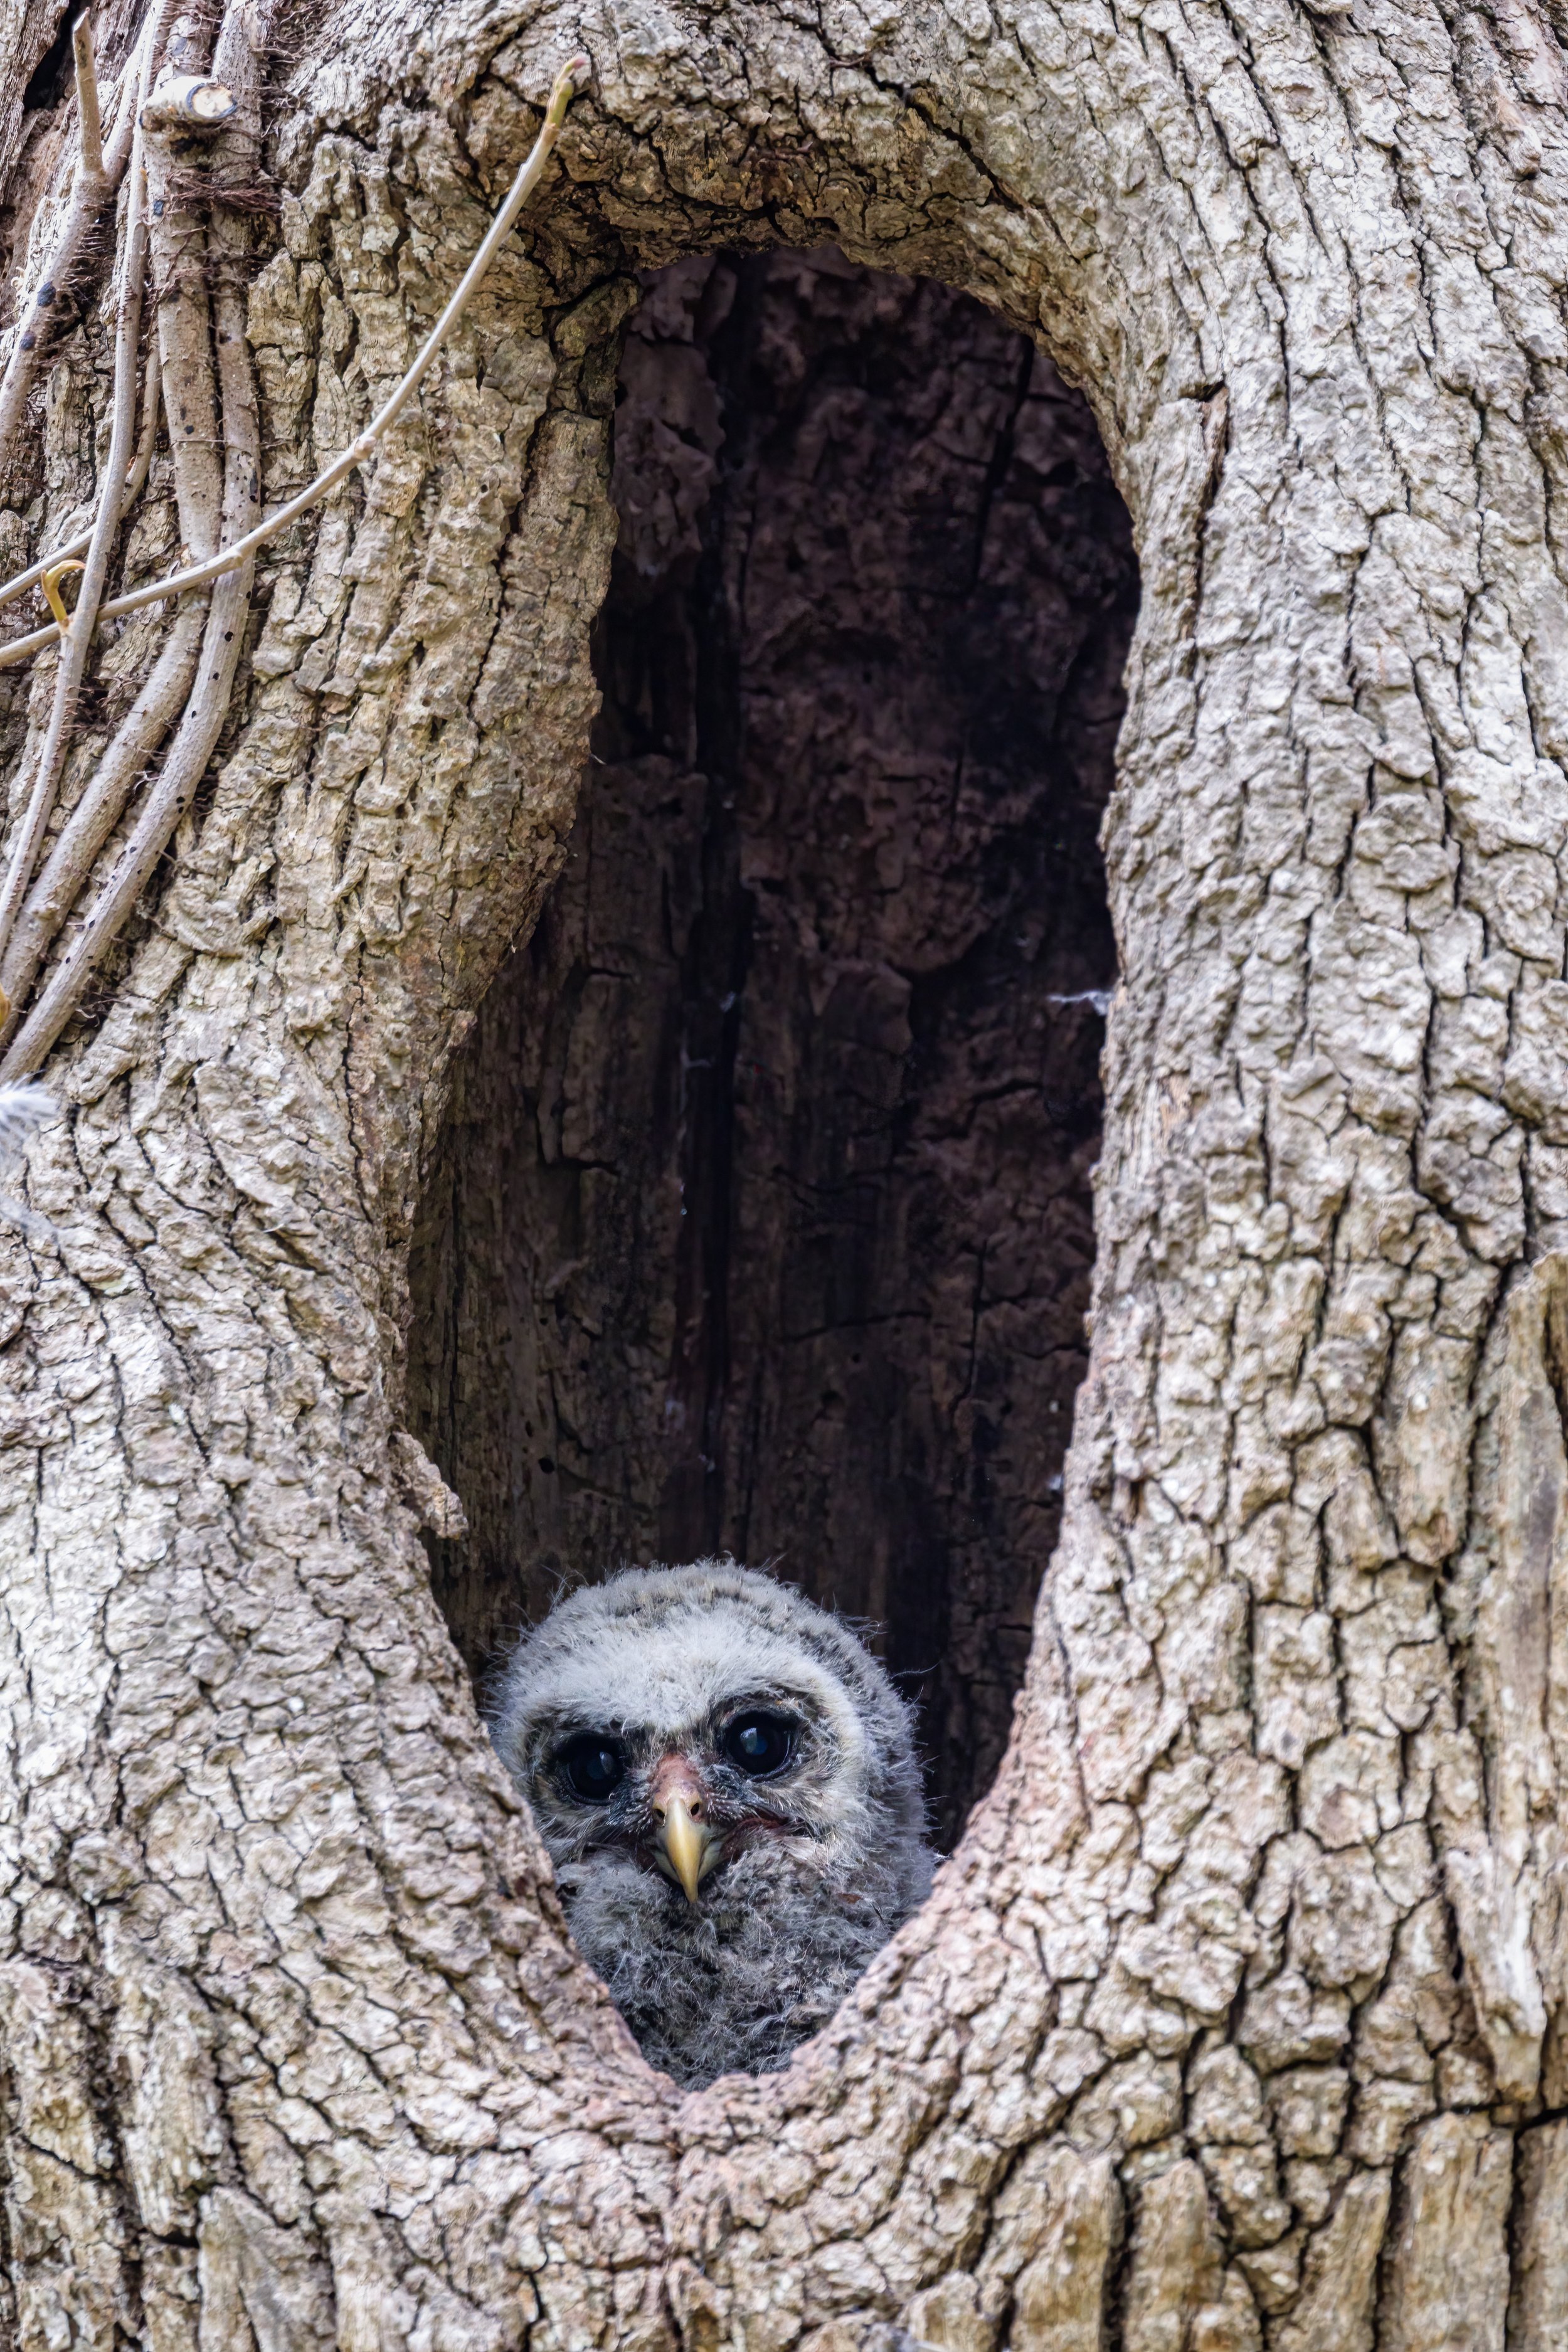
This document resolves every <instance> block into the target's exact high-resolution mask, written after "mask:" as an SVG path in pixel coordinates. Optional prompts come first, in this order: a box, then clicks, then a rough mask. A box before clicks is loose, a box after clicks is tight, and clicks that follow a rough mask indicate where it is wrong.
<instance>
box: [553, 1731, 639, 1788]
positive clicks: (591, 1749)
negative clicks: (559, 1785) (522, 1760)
mask: <svg viewBox="0 0 1568 2352" xmlns="http://www.w3.org/2000/svg"><path fill="white" fill-rule="evenodd" d="M551 1760H552V1764H553V1765H554V1768H555V1769H556V1771H557V1772H559V1773H560V1775H561V1778H562V1779H563V1780H564V1781H565V1783H566V1786H567V1787H568V1788H569V1789H570V1790H571V1791H572V1794H573V1795H574V1797H581V1798H582V1800H583V1801H584V1804H588V1805H602V1804H605V1803H606V1802H607V1801H608V1800H609V1799H610V1798H611V1797H613V1796H614V1795H615V1793H616V1790H617V1789H618V1788H619V1787H620V1785H621V1782H622V1781H623V1780H625V1779H626V1758H625V1757H624V1756H623V1755H622V1754H621V1751H620V1749H619V1748H617V1747H616V1743H615V1741H614V1740H613V1739H606V1738H605V1735H604V1733H603V1732H602V1731H580V1732H579V1733H578V1734H577V1737H576V1738H575V1739H569V1740H568V1741H567V1742H566V1744H565V1746H564V1747H563V1748H557V1749H556V1751H555V1754H554V1756H553V1757H552V1759H551Z"/></svg>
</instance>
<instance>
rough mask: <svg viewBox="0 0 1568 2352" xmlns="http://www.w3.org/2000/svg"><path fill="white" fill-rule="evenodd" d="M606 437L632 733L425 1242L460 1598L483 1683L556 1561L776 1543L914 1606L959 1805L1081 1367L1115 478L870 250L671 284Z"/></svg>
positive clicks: (1049, 384)
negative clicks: (457, 1532)
mask: <svg viewBox="0 0 1568 2352" xmlns="http://www.w3.org/2000/svg"><path fill="white" fill-rule="evenodd" d="M615 488H616V505H617V508H618V510H619V512H620V516H621V541H620V547H619V551H618V552H617V555H616V568H615V578H614V583H613V587H612V591H611V595H610V598H609V601H608V604H607V605H606V608H605V614H604V615H603V619H602V623H601V629H600V640H599V647H598V670H599V677H600V680H601V683H602V686H603V688H604V693H605V707H604V710H603V713H602V715H601V719H600V721H599V726H598V730H597V734H596V738H595V759H594V761H593V763H592V764H591V766H590V769H589V772H588V774H587V777H586V779H585V781H584V791H583V797H582V802H581V805H580V811H579V816H578V822H577V825H576V830H575V832H574V835H573V838H572V842H571V846H570V851H569V856H568V860H567V865H566V868H565V871H564V873H563V877H562V879H561V881H560V883H559V884H558V886H557V887H556V889H555V892H554V894H553V896H552V898H551V900H550V902H549V904H548V906H547V908H546V910H545V913H544V916H543V918H542V921H541V923H540V925H539V928H538V929H537V931H536V933H535V935H534V936H533V938H532V939H531V941H530V942H529V943H528V945H527V946H526V947H525V948H524V949H523V950H521V952H520V953H519V954H518V955H516V956H515V957H514V958H513V960H512V961H511V963H510V966H509V967H508V968H507V969H506V970H505V971H503V973H502V976H501V978H500V981H499V982H497V984H496V986H495V988H494V990H493V991H492V992H491V994H490V996H489V1000H488V1002H487V1003H486V1004H485V1006H484V1008H483V1010H482V1012H481V1013H480V1015H479V1023H478V1025H477V1028H476V1031H475V1034H474V1035H473V1037H472V1039H471V1041H470V1044H469V1046H468V1051H467V1054H466V1056H465V1061H464V1066H463V1067H462V1069H461V1071H460V1073H459V1076H458V1082H457V1087H456V1090H455V1094H454V1100H453V1110H452V1116H451V1119H450V1122H449V1125H448V1129H447V1138H446V1141H445V1144H444V1146H443V1149H442V1152H441V1156H440V1158H439V1160H438V1162H437V1167H436V1169H435V1171H434V1174H433V1178H432V1181H431V1183H430V1186H429V1189H428V1192H427V1194H426V1204H425V1211H424V1216H423V1222H422V1226H421V1230H420V1234H419V1237H418V1241H417V1245H416V1252H415V1263H414V1269H413V1276H414V1300H415V1316H414V1325H413V1331H412V1339H411V1349H410V1360H409V1389H410V1400H409V1402H410V1425H411V1427H412V1428H413V1429H414V1430H415V1431H416V1433H417V1434H418V1435H419V1436H420V1437H421V1438H422V1439H423V1441H424V1442H425V1443H426V1445H427V1446H428V1448H429V1451H430V1453H431V1454H432V1455H433V1456H434V1458H435V1459H436V1461H437V1463H438V1464H439V1465H440V1467H441V1469H442V1471H443V1473H444V1475H446V1477H447V1479H448V1481H449V1482H450V1484H451V1485H452V1486H453V1487H455V1489H456V1490H457V1492H458V1495H459V1496H461V1498H462V1501H463V1505H464V1507H465V1509H466V1511H467V1514H468V1523H469V1529H470V1533H469V1535H468V1538H467V1539H466V1540H463V1541H460V1542H453V1541H445V1542H437V1543H436V1544H435V1545H434V1546H433V1555H434V1573H435V1580H436V1588H437V1595H438V1597H439V1599H440V1601H441V1604H442V1606H443V1608H444V1610H445V1611H446V1613H447V1618H448V1621H449V1622H450V1623H451V1625H452V1629H453V1632H454V1633H455V1635H456V1637H457V1639H458V1643H459V1645H460V1646H461V1648H462V1650H463V1652H464V1654H465V1655H466V1656H467V1658H468V1661H469V1664H470V1665H471V1666H473V1668H474V1669H475V1670H476V1672H477V1673H478V1674H479V1675H480V1676H481V1678H482V1675H483V1674H484V1671H485V1669H486V1666H487V1664H489V1662H490V1661H491V1660H493V1658H494V1657H495V1655H496V1654H497V1653H498V1651H499V1650H500V1649H501V1648H503V1647H504V1646H505V1644H506V1643H508V1641H509V1640H510V1638H511V1637H512V1635H513V1634H514V1633H516V1631H517V1630H518V1628H519V1627H520V1626H521V1624H523V1623H524V1622H529V1621H531V1620H532V1619H534V1618H536V1617H537V1616H538V1615H539V1614H541V1613H542V1612H543V1610H545V1609H546V1608H547V1607H548V1606H549V1603H550V1601H551V1599H552V1596H553V1594H554V1593H555V1591H557V1590H558V1589H559V1586H560V1584H561V1583H562V1581H563V1580H567V1581H575V1580H578V1579H580V1578H582V1577H584V1576H585V1575H586V1576H595V1575H598V1574H602V1573H604V1572H605V1570H608V1569H610V1568H612V1567H614V1566H615V1565H616V1564H617V1563H618V1562H620V1561H622V1560H625V1559H646V1558H648V1557H661V1558H665V1559H677V1558H687V1557H689V1556H690V1555H692V1554H694V1553H697V1552H700V1551H702V1550H705V1549H721V1548H727V1549H731V1550H733V1551H734V1552H735V1553H736V1554H737V1556H739V1557H742V1558H743V1559H747V1560H749V1561H752V1562H753V1563H760V1562H763V1561H768V1560H772V1561H774V1562H775V1563H776V1565H777V1568H778V1571H779V1573H781V1574H782V1575H784V1576H786V1577H788V1578H789V1579H790V1580H793V1581H795V1582H796V1583H798V1584H800V1585H801V1586H802V1587H803V1588H804V1589H805V1591H807V1592H809V1593H810V1594H812V1595H813V1596H814V1597H815V1598H817V1599H819V1600H824V1601H832V1602H834V1603H836V1604H837V1606H838V1607H840V1608H842V1609H844V1610H846V1611H848V1612H851V1613H853V1614H855V1615H857V1616H860V1617H865V1618H869V1619H871V1620H873V1621H874V1622H876V1623H877V1624H878V1625H879V1627H880V1628H882V1629H883V1631H882V1632H881V1633H880V1635H879V1642H880V1646H881V1648H882V1650H883V1653H884V1654H885V1656H886V1657H887V1659H888V1662H889V1665H890V1666H891V1667H892V1669H893V1671H894V1672H895V1673H896V1674H897V1675H898V1676H899V1677H900V1681H901V1683H902V1685H903V1687H904V1688H905V1689H906V1690H907V1691H908V1692H909V1693H910V1695H911V1696H914V1697H916V1698H917V1699H918V1701H919V1702H920V1705H921V1718H922V1719H921V1735H922V1740H923V1744H924V1747H925V1748H926V1750H927V1752H928V1753H929V1755H930V1758H931V1788H932V1796H933V1801H934V1803H935V1806H936V1811H937V1820H938V1829H939V1833H940V1834H941V1836H942V1839H943V1841H944V1842H946V1841H948V1840H951V1838H952V1835H953V1834H955V1832H956V1830H957V1828H958V1827H959V1826H960V1825H961V1823H962V1821H963V1814H964V1812H965V1811H966V1810H967V1808H968V1806H969V1804H970V1803H971V1802H972V1801H973V1798H974V1797H975V1796H976V1795H977V1794H978V1793H979V1792H980V1791H981V1790H983V1788H984V1785H985V1784H986V1782H987V1781H988V1780H989V1778H990V1776H991V1774H992V1773H993V1771H994V1769H995V1765H996V1762H997V1760H998V1759H999V1756H1000V1753H1001V1750H1002V1748H1003V1745H1004V1744H1005V1738H1006V1732H1007V1726H1008V1720H1009V1713H1010V1706H1011V1698H1012V1694H1013V1690H1014V1688H1015V1686H1016V1682H1017V1680H1018V1677H1019V1675H1020V1674H1021V1672H1022V1668H1023V1664H1024V1658H1025V1654H1026V1647H1027V1642H1028V1631H1029V1622H1030V1614H1031V1610H1032V1605H1033V1601H1034V1597H1035V1592H1036V1590H1037V1585H1038V1581H1039V1578H1040V1574H1041V1571H1042V1570H1043V1568H1044V1565H1045V1563H1046V1560H1047V1558H1048V1556H1049V1553H1050V1550H1051V1548H1052V1545H1053V1543H1054V1541H1055V1538H1056V1534H1057V1527H1058V1509H1059V1492H1060V1473H1061V1465H1062V1457H1063V1454H1064V1451H1065V1445H1066V1440H1067V1436H1068V1423H1069V1417H1070V1412H1071V1406H1072V1399H1073V1393H1074V1391H1075V1389H1076V1387H1077V1384H1078V1381H1079V1376H1080V1374H1081V1371H1082V1369H1083V1361H1084V1348H1083V1333H1082V1316H1083V1311H1084V1307H1085V1306H1086V1303H1087V1297H1088V1275H1089V1260H1090V1254H1091V1249H1092V1232H1091V1221H1090V1210H1089V1172H1090V1170H1091V1167H1092V1165H1093V1162H1094V1160H1095V1157H1096V1153H1097V1150H1098V1142H1099V1131H1100V1095H1099V1083H1098V1073H1097V1061H1098V1054H1099V1048H1100V1039H1101V1035H1102V1025H1101V1013H1100V1003H1098V1002H1097V999H1102V992H1104V991H1105V990H1106V989H1107V988H1108V987H1109V986H1110V984H1111V982H1112V980H1113V975H1114V950H1113V945H1112V941H1111V937H1110V925H1109V920H1108V917H1107V914H1106V908H1105V896H1104V885H1103V879H1102V876H1101V872H1100V859H1099V853H1098V850H1097V846H1096V835H1097V829H1098V825H1099V821H1100V814H1101V811H1102V809H1103V806H1104V803H1105V799H1106V795H1107V793H1108V791H1109V788H1110V778H1111V766H1112V751H1113V744H1114V738H1115V732H1116V728H1117V724H1118V720H1119V719H1120V715H1121V689H1120V678H1121V667H1122V663H1123V660H1124V658H1125V654H1126V647H1127V642H1128V637H1129V634H1130V631H1131V620H1132V615H1133V611H1134V607H1135V600H1136V572H1135V566H1134V561H1133V557H1132V552H1131V540H1130V534H1129V530H1128V526H1127V520H1126V517H1125V513H1124V511H1123V509H1122V508H1121V502H1120V500H1119V499H1118V498H1117V496H1116V493H1115V491H1114V489H1113V488H1112V487H1111V485H1110V479H1109V476H1108V473H1107V469H1106V465H1105V460H1104V457H1103V453H1102V451H1101V449H1100V444H1099V441H1098V438H1097V436H1096V434H1095V431H1094V427H1093V425H1092V423H1091V421H1090V418H1089V413H1088V410H1087V408H1086V406H1085V405H1084V404H1083V403H1082V402H1081V400H1079V397H1078V396H1077V394H1074V393H1072V392H1070V391H1069V390H1068V388H1067V387H1066V386H1064V384H1063V383H1061V381H1060V379H1059V378H1058V376H1057V375H1056V374H1055V373H1054V372H1053V370H1052V369H1051V368H1050V366H1049V364H1048V363H1047V362H1046V361H1045V360H1044V359H1043V358H1041V357H1040V356H1038V355H1037V354H1036V353H1035V352H1033V351H1032V350H1031V349H1030V347H1029V346H1028V345H1027V344H1026V342H1025V341H1023V340H1022V339H1021V338H1020V337H1019V336H1017V335H1016V333H1015V332H1014V331H1011V330H1009V329H1008V328H1006V327H1005V326H1004V325H1003V324H1002V323H1001V322H1000V321H998V320H995V319H994V318H993V317H992V316H991V315H990V314H988V313H987V312H986V311H984V310H982V309H981V308H980V307H979V306H978V305H977V304H975V303H974V302H973V301H972V300H970V299H967V298H964V297H961V296H958V295H954V294H952V293H950V292H948V291H946V290H945V289H942V288H939V287H937V286H934V285H931V284H929V283H925V282H921V281H917V280H912V279H908V278H897V277H892V276H888V275H883V274H878V273H873V272H870V271H866V270H860V269H857V268H851V267H850V266H849V265H848V264H847V263H846V262H845V261H844V260H843V259H842V257H839V256H838V255H837V253H835V252H832V251H827V252H822V253H816V254H813V255H809V256H801V255H787V254H783V255H781V254H775V255H772V256H768V257H758V258H752V259H747V260H741V261H736V260H731V259H727V258H721V259H711V258H710V259H707V260H703V261H700V262H696V263H684V264H680V265H678V266H677V267H675V268H671V269H669V270H667V271H664V272H662V273H659V274H658V275H657V276H654V277H652V278H650V279H649V280H648V283H647V292H646V296H645V299H644V301H643V304H642V307H641V309H640V310H639V311H638V312H637V317H636V319H635V320H634V323H633V328H632V331H631V334H630V336H629V338H628V341H627V345H626V357H625V361H624V364H623V368H622V374H621V396H620V404H619V406H618V409H617V416H616V486H615Z"/></svg>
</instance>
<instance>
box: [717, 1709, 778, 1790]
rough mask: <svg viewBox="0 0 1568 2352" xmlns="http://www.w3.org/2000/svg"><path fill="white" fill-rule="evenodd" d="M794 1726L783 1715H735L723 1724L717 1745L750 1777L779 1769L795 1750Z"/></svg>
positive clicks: (761, 1778) (754, 1777) (758, 1777)
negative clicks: (729, 1721)
mask: <svg viewBox="0 0 1568 2352" xmlns="http://www.w3.org/2000/svg"><path fill="white" fill-rule="evenodd" d="M719 1746H720V1748H721V1751H722V1753H723V1754H724V1755H726V1756H727V1757H728V1758H729V1759H730V1761H731V1764H738V1765H739V1766H740V1768H741V1769H742V1772H744V1773H746V1774H747V1775H748V1776H749V1777H750V1778H751V1779H752V1780H766V1779H767V1777H768V1775H769V1774H770V1773H772V1772H782V1771H783V1770H784V1766H785V1765H786V1764H787V1763H788V1762H789V1760H790V1758H791V1757H792V1756H793V1755H794V1754H795V1725H794V1724H793V1723H792V1722H791V1721H790V1719H789V1717H788V1716H786V1715H764V1714H763V1713H762V1712H761V1711H760V1710H759V1711H758V1712H757V1713H756V1714H754V1715H738V1716H737V1717H735V1720H734V1722H733V1723H730V1724H726V1725H725V1727H724V1732H723V1736H722V1738H721V1739H720V1742H719Z"/></svg>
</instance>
